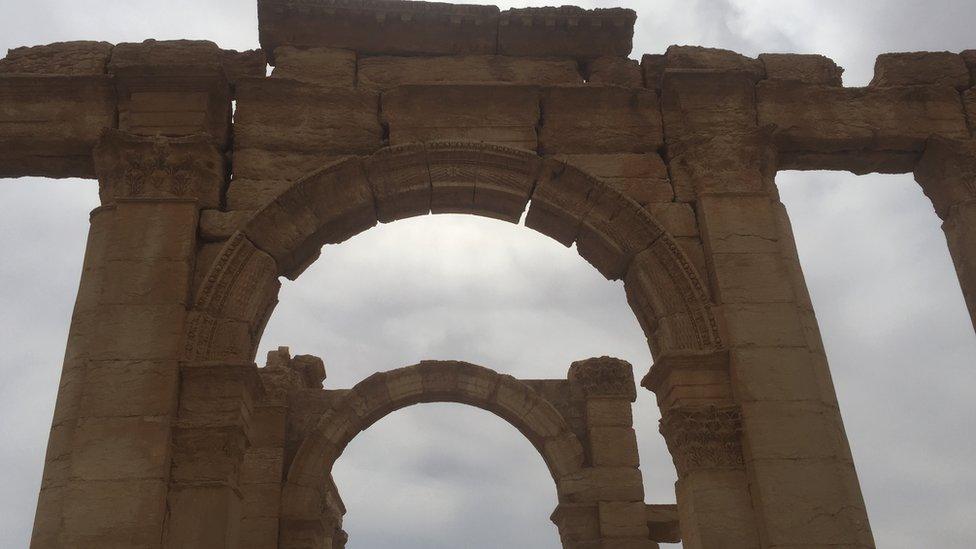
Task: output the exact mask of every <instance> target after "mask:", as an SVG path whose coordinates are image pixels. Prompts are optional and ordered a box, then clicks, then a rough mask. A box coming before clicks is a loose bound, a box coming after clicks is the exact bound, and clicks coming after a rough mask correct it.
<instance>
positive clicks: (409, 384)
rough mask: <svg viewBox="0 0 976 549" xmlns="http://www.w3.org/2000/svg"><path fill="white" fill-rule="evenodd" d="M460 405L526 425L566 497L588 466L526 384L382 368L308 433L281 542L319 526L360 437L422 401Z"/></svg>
mask: <svg viewBox="0 0 976 549" xmlns="http://www.w3.org/2000/svg"><path fill="white" fill-rule="evenodd" d="M429 402H455V403H460V404H467V405H470V406H474V407H477V408H480V409H482V410H486V411H488V412H491V413H493V414H495V415H496V416H498V417H500V418H502V419H504V420H505V421H507V422H508V423H509V424H511V425H512V426H513V427H515V428H516V429H518V431H519V432H520V433H522V435H524V436H525V438H526V439H527V440H528V441H529V442H530V443H531V444H532V445H533V446H534V447H535V448H536V449H537V450H538V451H539V454H540V455H541V456H542V458H543V460H544V461H545V463H546V465H547V467H548V468H549V471H550V473H551V474H552V477H553V480H554V481H555V485H556V489H557V494H558V496H559V499H560V501H563V500H564V499H565V496H564V495H563V493H562V490H561V486H562V484H561V483H560V480H561V479H566V478H569V477H571V476H572V475H574V474H577V473H579V471H580V470H581V469H582V468H583V462H584V450H583V446H582V444H581V442H580V441H579V439H578V438H577V436H576V435H575V434H574V433H573V431H572V430H571V429H570V427H569V425H568V424H567V423H566V420H565V419H563V417H562V415H560V413H559V412H558V411H557V410H556V409H555V408H554V407H553V405H552V404H550V403H549V401H547V400H546V399H544V398H543V397H541V396H540V395H538V394H537V393H536V392H535V391H534V390H533V389H532V388H530V387H529V386H528V385H526V384H525V383H523V382H521V381H519V380H517V379H515V378H514V377H512V376H509V375H503V374H500V373H498V372H495V371H493V370H490V369H488V368H484V367H482V366H476V365H474V364H468V363H464V362H453V361H424V362H421V363H419V364H416V365H413V366H408V367H405V368H399V369H396V370H391V371H388V372H380V373H376V374H373V375H372V376H370V377H368V378H366V379H365V380H363V381H361V382H360V383H359V384H357V385H356V386H355V387H353V388H352V389H351V390H349V392H348V393H346V394H344V395H343V396H342V397H340V398H339V399H338V400H337V401H336V402H335V403H334V404H333V405H332V407H331V408H330V409H329V410H328V411H327V412H325V414H324V415H323V416H322V417H321V419H320V420H319V421H318V423H317V424H316V426H315V427H314V428H312V429H311V430H310V431H309V432H307V433H306V435H305V437H304V439H303V441H302V444H301V446H300V447H299V449H298V451H297V453H296V454H295V458H294V459H293V460H292V462H291V465H290V466H289V468H288V472H287V475H286V477H285V484H284V487H283V491H282V499H281V513H282V514H281V523H280V524H281V534H280V537H281V540H282V546H283V547H290V546H291V544H292V542H293V541H294V540H298V539H306V538H307V537H308V536H309V535H312V534H311V533H310V532H315V531H317V530H319V524H320V521H321V520H322V517H323V516H324V514H325V513H326V512H327V509H326V503H325V502H326V497H327V495H328V491H329V489H330V486H331V483H330V480H329V479H330V478H331V475H330V473H331V470H332V466H333V465H334V464H335V462H336V460H337V459H338V458H339V456H341V455H342V452H343V450H344V449H345V447H346V446H347V445H348V444H349V442H350V441H352V439H353V438H355V436H356V435H358V434H359V433H361V432H362V431H364V430H366V429H367V428H368V427H369V426H370V425H372V424H373V423H375V422H376V421H379V420H380V419H382V418H383V417H385V416H387V415H388V414H391V413H393V412H395V411H397V410H400V409H402V408H406V407H408V406H412V405H414V404H419V403H429Z"/></svg>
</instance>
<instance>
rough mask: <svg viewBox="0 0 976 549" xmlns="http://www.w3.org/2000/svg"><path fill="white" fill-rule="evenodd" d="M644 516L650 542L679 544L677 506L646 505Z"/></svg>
mask: <svg viewBox="0 0 976 549" xmlns="http://www.w3.org/2000/svg"><path fill="white" fill-rule="evenodd" d="M644 516H645V517H646V518H647V530H648V534H649V537H650V538H651V540H653V541H656V542H659V543H680V542H681V527H680V524H679V519H678V506H677V505H673V504H670V505H669V504H648V505H645V506H644Z"/></svg>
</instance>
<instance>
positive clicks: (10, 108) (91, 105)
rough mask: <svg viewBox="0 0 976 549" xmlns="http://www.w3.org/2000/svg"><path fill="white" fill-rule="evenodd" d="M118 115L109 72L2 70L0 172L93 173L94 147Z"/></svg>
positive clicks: (1, 174)
mask: <svg viewBox="0 0 976 549" xmlns="http://www.w3.org/2000/svg"><path fill="white" fill-rule="evenodd" d="M115 118H116V117H115V90H114V86H113V85H112V81H111V79H109V78H108V77H106V76H48V75H45V76H28V75H20V76H14V75H4V74H0V177H22V176H28V175H34V176H44V177H88V178H90V177H93V176H94V173H95V170H94V166H93V163H92V158H91V152H92V148H93V147H94V146H95V143H96V142H97V141H98V137H99V135H101V133H102V130H103V129H105V128H111V127H114V126H115V124H116V122H115Z"/></svg>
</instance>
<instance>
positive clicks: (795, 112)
mask: <svg viewBox="0 0 976 549" xmlns="http://www.w3.org/2000/svg"><path fill="white" fill-rule="evenodd" d="M757 97H758V107H759V122H760V124H761V125H772V126H773V127H774V128H775V129H774V134H773V137H774V139H775V142H776V144H777V146H778V147H779V151H780V168H781V169H848V170H850V171H853V172H854V173H866V172H869V171H880V172H884V173H900V172H906V171H911V169H912V167H913V165H914V160H915V159H917V157H918V153H920V152H921V151H922V149H923V147H924V145H925V141H926V140H927V139H928V138H929V136H932V135H938V136H942V137H949V138H965V137H968V136H969V130H968V128H967V126H966V120H965V115H964V113H963V108H962V103H961V102H960V100H959V94H958V93H957V92H956V91H955V90H954V89H952V88H951V87H948V86H903V87H891V88H836V87H825V86H811V85H804V84H799V83H792V82H772V81H766V82H760V83H759V86H758V90H757Z"/></svg>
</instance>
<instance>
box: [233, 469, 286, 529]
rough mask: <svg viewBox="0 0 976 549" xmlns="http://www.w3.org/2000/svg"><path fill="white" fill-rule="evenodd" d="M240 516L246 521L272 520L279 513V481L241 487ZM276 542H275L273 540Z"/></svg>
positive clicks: (248, 484)
mask: <svg viewBox="0 0 976 549" xmlns="http://www.w3.org/2000/svg"><path fill="white" fill-rule="evenodd" d="M241 496H242V497H241V500H242V501H241V504H242V505H241V516H242V518H246V519H257V518H274V519H277V518H278V516H279V515H280V513H281V481H280V480H277V481H276V482H270V483H246V484H242V485H241ZM275 541H277V540H275Z"/></svg>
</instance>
